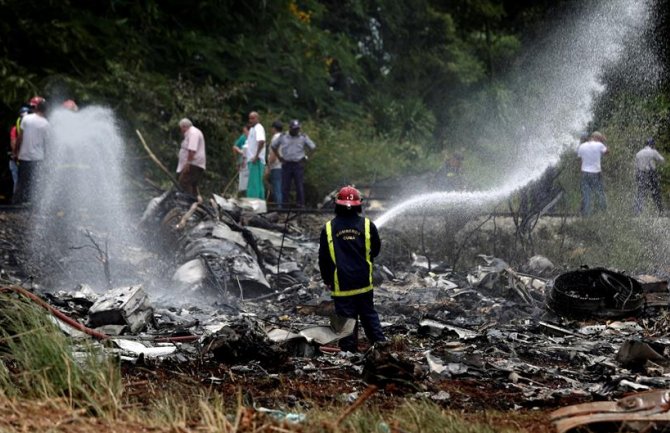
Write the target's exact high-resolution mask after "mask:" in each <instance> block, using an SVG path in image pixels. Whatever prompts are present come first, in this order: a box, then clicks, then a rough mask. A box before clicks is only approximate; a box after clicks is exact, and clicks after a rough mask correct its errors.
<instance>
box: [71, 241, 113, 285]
mask: <svg viewBox="0 0 670 433" xmlns="http://www.w3.org/2000/svg"><path fill="white" fill-rule="evenodd" d="M84 235H85V236H86V237H87V238H88V240H89V241H90V242H91V244H92V246H91V245H83V246H80V247H70V249H71V250H81V249H83V248H93V249H94V250H96V251H97V252H98V257H96V258H97V259H98V261H99V262H100V263H102V268H103V272H104V273H105V280H106V281H107V288H108V289H111V288H112V272H111V271H110V269H109V238H105V250H104V251H103V249H102V248H101V247H100V245H98V243H97V242H96V241H95V239H94V238H93V234H92V233H91V232H90V231H89V230H86V231H85V232H84Z"/></svg>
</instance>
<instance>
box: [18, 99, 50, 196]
mask: <svg viewBox="0 0 670 433" xmlns="http://www.w3.org/2000/svg"><path fill="white" fill-rule="evenodd" d="M30 106H31V107H33V112H32V113H30V114H27V115H26V116H24V117H23V119H22V120H21V125H20V131H19V135H18V138H17V140H16V145H17V151H16V154H17V155H18V160H19V164H18V165H19V179H18V180H19V183H18V186H17V187H16V194H15V195H14V200H13V202H14V203H30V201H31V200H32V199H33V197H34V194H35V189H36V187H37V183H38V181H39V177H40V175H41V173H40V165H41V162H42V161H43V160H44V155H45V152H46V147H47V139H48V135H49V121H48V120H47V119H46V117H45V114H44V113H45V112H46V100H45V99H44V98H42V97H41V96H35V97H34V98H32V99H31V100H30Z"/></svg>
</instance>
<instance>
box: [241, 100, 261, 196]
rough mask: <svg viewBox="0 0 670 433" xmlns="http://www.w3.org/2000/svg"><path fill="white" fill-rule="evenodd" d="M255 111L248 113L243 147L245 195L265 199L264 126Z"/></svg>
mask: <svg viewBox="0 0 670 433" xmlns="http://www.w3.org/2000/svg"><path fill="white" fill-rule="evenodd" d="M260 120H261V118H260V116H259V115H258V113H257V112H255V111H252V112H251V113H249V136H248V137H247V144H246V149H245V157H246V160H247V167H248V168H249V181H248V182H247V197H249V198H260V199H263V200H265V186H264V185H263V171H264V169H265V149H264V148H265V128H263V125H261V123H260Z"/></svg>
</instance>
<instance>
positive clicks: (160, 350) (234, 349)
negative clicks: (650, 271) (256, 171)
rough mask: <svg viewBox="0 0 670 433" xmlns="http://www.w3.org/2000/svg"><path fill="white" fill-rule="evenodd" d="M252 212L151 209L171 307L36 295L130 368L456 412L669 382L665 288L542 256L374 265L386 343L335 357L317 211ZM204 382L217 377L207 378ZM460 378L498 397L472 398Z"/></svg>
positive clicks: (216, 206) (166, 199) (188, 206)
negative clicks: (309, 214)
mask: <svg viewBox="0 0 670 433" xmlns="http://www.w3.org/2000/svg"><path fill="white" fill-rule="evenodd" d="M254 206H255V204H254V203H245V202H243V201H242V202H236V201H232V200H225V199H223V198H221V197H214V198H213V199H212V200H211V201H210V202H209V203H194V202H192V201H189V200H188V199H186V198H185V197H182V196H180V195H179V194H176V193H169V194H165V195H164V196H162V197H160V198H159V199H157V200H155V201H153V202H152V204H151V205H150V206H149V207H148V209H147V211H146V212H145V215H144V216H143V226H144V227H145V229H147V230H156V231H157V232H159V233H160V235H161V239H163V240H164V241H163V242H164V245H163V248H164V251H172V252H173V254H174V261H175V263H176V266H175V269H176V270H175V272H174V275H173V276H172V280H173V282H174V283H175V285H176V286H177V287H178V289H176V291H175V292H173V293H177V294H178V296H179V297H178V298H173V301H174V303H173V304H172V305H170V304H169V303H166V300H165V299H162V300H161V301H160V302H156V300H155V299H152V297H151V296H148V297H147V296H146V295H144V293H143V291H142V287H141V286H139V285H138V286H131V287H125V288H117V289H115V290H112V291H109V292H107V293H106V294H104V295H96V294H95V293H93V292H92V291H90V290H86V288H85V287H83V288H80V289H79V290H76V291H72V292H69V293H65V292H63V293H57V294H51V295H49V296H48V299H49V301H50V303H51V304H52V305H56V306H57V308H59V309H60V310H61V311H62V312H63V313H65V314H68V315H71V316H72V317H74V318H76V319H78V320H79V322H80V323H86V324H87V325H88V326H89V327H92V328H96V330H97V331H99V332H102V333H104V334H105V335H107V336H108V337H109V340H110V341H112V342H113V345H111V346H110V347H111V348H110V351H111V352H112V353H115V354H117V355H118V356H120V357H121V359H122V360H124V361H125V362H128V363H130V364H131V365H132V364H133V363H137V362H140V361H141V362H142V363H145V364H146V363H147V362H149V363H153V364H154V365H200V366H202V365H207V363H211V365H213V366H216V365H224V366H225V368H226V369H229V371H231V372H234V374H235V375H236V377H238V378H239V376H240V375H242V376H245V377H246V378H247V379H248V380H255V379H258V380H262V379H263V378H265V379H267V378H268V377H275V378H276V377H278V375H285V376H286V377H288V378H299V379H300V381H309V382H313V383H316V384H323V383H325V382H333V380H330V381H329V378H331V379H334V380H335V381H336V382H337V384H338V386H339V387H340V389H342V390H343V392H344V391H345V390H348V392H354V391H356V390H360V389H361V387H362V386H363V385H362V384H363V383H367V384H371V385H376V386H379V387H380V389H382V390H385V391H386V392H388V393H399V394H401V395H404V396H410V397H416V398H429V399H432V400H434V401H439V402H442V404H445V405H448V406H451V407H456V408H459V407H467V406H468V405H477V404H478V405H479V406H478V407H491V406H494V407H496V408H499V409H519V408H536V407H542V408H554V407H557V406H561V405H564V404H565V402H590V401H596V400H611V399H616V398H620V397H623V396H625V395H628V394H630V393H633V392H640V391H650V390H656V389H664V388H670V339H668V337H667V329H668V328H667V327H668V324H669V322H670V316H669V315H668V314H667V310H666V309H667V307H668V305H670V296H669V294H668V289H667V282H664V281H659V280H654V279H653V278H650V277H648V276H646V277H639V278H633V277H631V276H628V275H625V274H622V273H619V272H615V271H612V270H608V269H600V268H597V269H583V270H577V271H570V272H565V273H558V274H556V273H554V275H550V276H549V277H550V278H549V279H547V276H546V273H547V272H549V271H550V270H555V267H554V266H553V265H552V264H551V263H550V262H548V261H547V260H546V259H543V258H534V263H541V266H540V268H541V270H542V273H544V275H545V276H544V277H540V276H536V275H531V274H528V273H523V272H520V271H517V270H515V269H513V268H512V267H511V266H509V265H508V264H507V263H506V262H505V261H504V260H502V259H499V258H495V257H489V256H481V260H482V264H481V265H480V266H478V267H477V268H476V269H471V270H470V271H468V272H453V271H452V270H450V269H449V267H448V266H447V265H446V264H437V265H435V266H430V265H428V263H429V262H428V261H427V260H423V259H422V257H421V256H419V255H414V256H413V258H412V260H409V258H408V260H407V262H406V263H405V264H403V265H399V266H396V267H395V268H394V269H389V268H388V267H386V266H385V264H384V263H377V264H376V265H375V266H376V269H375V281H376V285H377V287H376V289H375V302H376V304H377V307H378V311H379V312H380V316H381V319H382V325H383V328H384V331H385V333H386V335H387V337H388V338H389V341H387V342H386V343H384V344H377V345H375V346H373V347H361V349H362V351H361V352H360V353H346V352H341V351H339V349H338V348H337V341H338V340H339V339H341V338H343V337H344V336H347V335H350V333H351V332H352V331H353V329H354V326H353V321H352V320H351V319H350V320H342V319H341V318H338V317H336V316H334V311H333V308H332V303H331V301H330V299H329V295H328V293H327V292H326V291H325V290H324V287H323V285H322V284H321V281H320V278H319V276H318V272H317V267H316V263H315V262H316V255H317V250H318V243H317V239H318V228H319V227H320V224H321V223H322V220H323V219H325V217H324V218H322V220H314V221H312V225H313V227H312V229H311V230H305V229H304V228H301V227H300V225H299V224H294V222H293V221H290V217H289V216H286V217H285V219H284V220H283V221H282V220H281V219H280V217H279V216H277V215H273V214H268V213H260V214H259V213H258V210H257V209H255V208H254ZM382 237H383V233H382ZM547 263H548V264H547ZM527 269H534V268H533V267H532V266H530V267H528V268H527ZM556 272H557V271H556ZM195 299H199V302H195V301H193V302H191V301H192V300H195ZM231 374H232V373H231ZM202 379H203V381H209V382H210V383H216V384H222V383H224V382H225V381H226V379H225V378H222V377H215V376H214V375H212V374H211V372H210V373H207V375H206V376H205V375H204V373H203V378H202ZM456 384H457V385H456ZM454 386H458V389H460V390H461V391H460V392H452V391H453V390H452V387H454ZM468 386H470V387H472V388H473V389H474V388H477V389H486V390H492V391H496V392H501V391H504V392H505V396H506V398H504V399H492V400H491V401H482V402H478V403H477V402H473V401H472V397H471V396H469V395H467V394H466V393H464V392H463V391H462V390H463V389H464V387H468ZM345 394H346V393H345ZM287 398H289V397H288V396H287ZM291 398H293V399H295V398H296V397H295V396H292V397H291ZM333 398H335V396H333ZM483 400H487V399H483ZM558 418H560V419H563V415H562V414H559V415H558ZM558 418H557V419H558ZM566 431H567V430H566Z"/></svg>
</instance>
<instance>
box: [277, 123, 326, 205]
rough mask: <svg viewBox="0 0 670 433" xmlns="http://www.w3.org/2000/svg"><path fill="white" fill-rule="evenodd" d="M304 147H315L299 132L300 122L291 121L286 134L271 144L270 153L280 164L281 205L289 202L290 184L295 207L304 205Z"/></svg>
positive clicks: (305, 157) (305, 156) (305, 158)
mask: <svg viewBox="0 0 670 433" xmlns="http://www.w3.org/2000/svg"><path fill="white" fill-rule="evenodd" d="M305 147H308V148H309V149H310V150H314V148H316V145H315V144H314V142H313V141H312V140H310V139H309V137H308V136H307V135H305V134H303V133H302V132H300V122H299V121H298V120H295V119H294V120H291V123H290V124H289V128H288V134H282V135H281V136H280V137H279V139H278V140H277V141H276V142H274V143H273V144H272V151H273V152H274V153H275V154H276V156H277V158H278V159H279V160H280V161H281V162H282V179H281V186H282V204H286V203H288V202H289V197H290V196H289V194H290V192H291V182H294V183H295V199H296V206H297V207H303V206H304V205H305V187H304V181H305V161H306V160H307V155H306V154H305Z"/></svg>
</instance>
